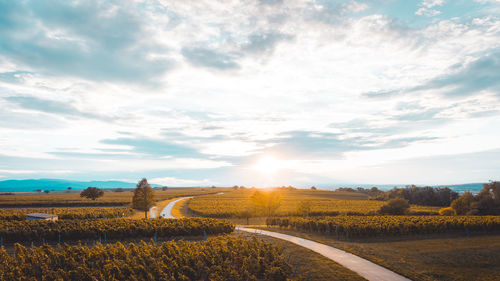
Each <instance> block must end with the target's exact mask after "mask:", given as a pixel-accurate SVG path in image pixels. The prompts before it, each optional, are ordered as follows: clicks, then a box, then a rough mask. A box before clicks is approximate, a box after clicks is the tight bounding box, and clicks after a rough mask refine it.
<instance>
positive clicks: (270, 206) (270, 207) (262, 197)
mask: <svg viewBox="0 0 500 281" xmlns="http://www.w3.org/2000/svg"><path fill="white" fill-rule="evenodd" d="M250 202H251V203H252V204H253V205H255V207H256V208H259V209H261V210H262V212H263V213H264V214H265V215H266V216H271V215H273V214H274V212H276V210H277V209H278V208H279V206H280V204H281V195H280V194H279V192H277V191H273V192H261V191H259V190H256V191H255V192H254V193H253V194H252V195H251V196H250Z"/></svg>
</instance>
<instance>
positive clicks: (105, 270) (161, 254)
mask: <svg viewBox="0 0 500 281" xmlns="http://www.w3.org/2000/svg"><path fill="white" fill-rule="evenodd" d="M14 248H15V249H14V254H13V255H9V254H8V253H7V252H6V251H5V250H3V249H2V250H0V280H82V281H84V280H234V281H238V280H276V281H281V280H287V277H289V276H290V275H291V272H292V269H291V267H290V266H289V265H288V264H287V263H286V261H285V258H284V256H283V255H282V252H281V249H279V248H277V247H276V246H273V245H272V244H270V243H269V242H264V241H263V240H257V239H251V240H247V239H245V238H242V237H231V236H223V237H214V238H210V239H208V240H207V241H203V242H183V241H180V242H164V243H161V244H159V245H158V246H156V245H154V244H147V243H145V242H142V243H140V244H139V245H136V244H132V243H130V244H128V245H126V246H125V245H123V244H122V243H116V244H108V245H107V246H103V245H101V244H97V246H95V247H84V246H58V247H56V248H52V247H50V246H42V247H37V248H33V249H26V248H25V247H23V246H21V245H19V244H16V245H15V247H14Z"/></svg>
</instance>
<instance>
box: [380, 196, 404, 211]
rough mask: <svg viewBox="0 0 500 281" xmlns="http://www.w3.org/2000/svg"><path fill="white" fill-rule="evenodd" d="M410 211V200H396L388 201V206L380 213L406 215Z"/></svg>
mask: <svg viewBox="0 0 500 281" xmlns="http://www.w3.org/2000/svg"><path fill="white" fill-rule="evenodd" d="M409 209H410V204H409V203H408V200H405V199H402V198H395V199H391V200H389V201H387V204H385V205H383V206H382V207H380V210H379V213H381V214H387V215H404V214H406V213H407V212H408V210H409Z"/></svg>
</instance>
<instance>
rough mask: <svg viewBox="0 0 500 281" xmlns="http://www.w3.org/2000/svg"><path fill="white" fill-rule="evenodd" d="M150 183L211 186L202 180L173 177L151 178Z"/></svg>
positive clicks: (206, 180) (205, 180)
mask: <svg viewBox="0 0 500 281" xmlns="http://www.w3.org/2000/svg"><path fill="white" fill-rule="evenodd" d="M149 182H150V183H154V184H160V185H164V186H182V187H183V186H206V185H209V184H212V183H211V182H210V181H209V180H208V179H203V180H189V179H179V178H173V177H163V178H152V179H150V180H149Z"/></svg>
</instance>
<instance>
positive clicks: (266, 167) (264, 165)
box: [253, 156, 283, 175]
mask: <svg viewBox="0 0 500 281" xmlns="http://www.w3.org/2000/svg"><path fill="white" fill-rule="evenodd" d="M253 168H254V169H255V170H257V171H259V172H260V173H262V174H267V175H272V174H274V173H276V172H277V171H279V170H281V169H282V168H283V161H281V160H279V159H277V158H275V157H273V156H264V157H262V158H260V159H259V160H258V161H257V163H255V165H254V166H253Z"/></svg>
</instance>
